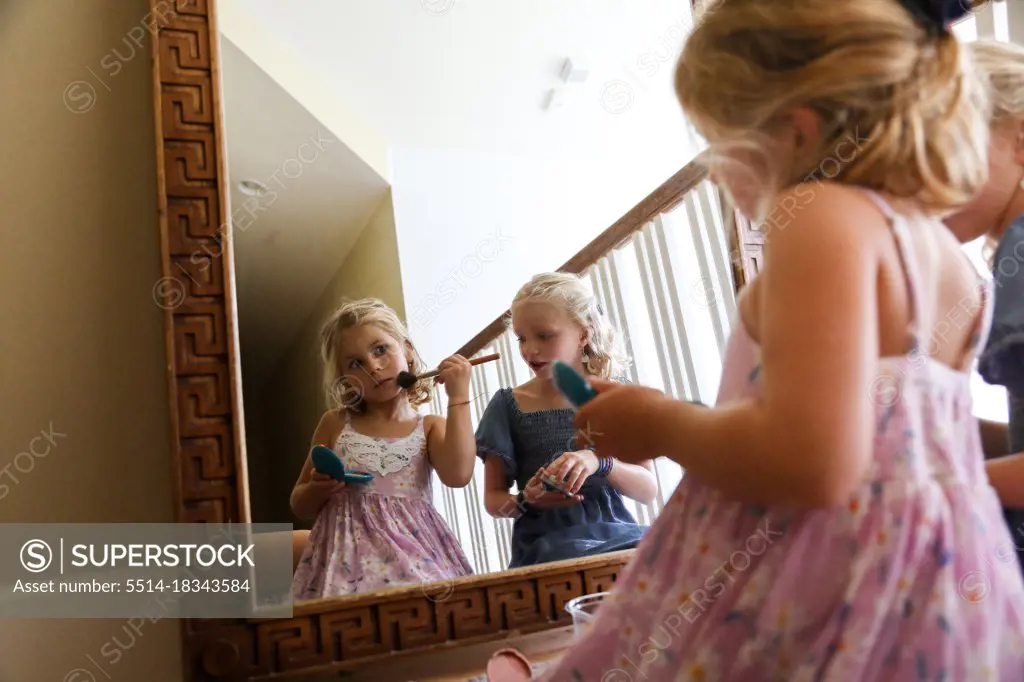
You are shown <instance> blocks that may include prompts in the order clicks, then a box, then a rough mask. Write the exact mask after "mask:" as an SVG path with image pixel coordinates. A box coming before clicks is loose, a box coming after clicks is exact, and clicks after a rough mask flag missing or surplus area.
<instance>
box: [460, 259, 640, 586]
mask: <svg viewBox="0 0 1024 682" xmlns="http://www.w3.org/2000/svg"><path fill="white" fill-rule="evenodd" d="M511 312H512V328H513V331H514V333H515V335H516V337H517V339H518V340H519V351H520V353H521V354H522V357H523V360H525V361H526V363H527V364H528V365H529V367H530V369H531V370H532V371H533V373H534V377H533V378H532V379H530V380H529V381H527V382H526V383H525V384H523V385H521V386H517V387H515V388H502V389H500V390H499V391H498V392H497V393H496V394H495V395H494V396H493V397H492V398H491V402H490V403H489V404H488V406H487V409H486V410H485V411H484V414H483V416H482V417H481V419H480V424H479V425H478V427H477V432H476V440H477V455H478V456H479V457H480V458H481V459H483V461H484V472H485V479H484V480H485V482H484V504H485V507H486V509H487V511H488V513H489V514H491V516H494V517H498V518H514V519H515V524H514V528H513V531H512V560H511V562H510V564H509V568H516V567H519V566H531V565H534V564H539V563H544V562H548V561H560V560H563V559H575V558H579V557H585V556H593V555H596V554H603V553H605V552H613V551H617V550H622V549H630V548H633V547H635V546H636V545H637V543H638V542H639V541H640V539H641V537H643V534H644V532H645V531H646V530H647V526H643V525H640V524H638V523H637V521H636V518H635V517H634V516H633V515H632V514H631V513H630V512H629V510H628V509H627V508H626V502H625V500H624V499H623V498H624V497H629V498H631V499H633V500H636V501H638V502H641V503H644V504H646V503H650V502H651V501H652V500H653V499H654V497H655V495H656V494H657V481H656V480H655V477H654V464H653V462H652V461H650V460H648V461H644V462H642V463H640V464H626V463H624V462H619V461H617V460H615V459H614V458H613V457H606V456H601V457H599V456H598V455H597V454H595V452H594V451H593V450H592V449H590V448H588V441H589V437H588V434H587V433H586V431H585V430H582V431H581V430H579V429H577V428H576V427H575V426H574V425H573V415H574V413H573V410H572V408H571V407H569V405H568V403H567V402H566V401H565V399H564V398H563V397H562V395H561V394H560V393H559V392H558V389H557V388H556V387H555V385H554V382H553V381H552V380H551V367H552V364H553V363H554V361H555V360H561V361H562V362H565V363H566V364H569V365H571V366H573V367H575V368H576V370H577V371H578V372H580V373H581V374H583V375H591V376H596V377H599V378H602V379H608V378H611V377H614V376H618V375H619V372H620V371H621V370H622V369H623V367H624V358H623V357H622V356H621V354H620V350H619V348H620V344H619V340H618V333H617V332H616V330H615V329H614V328H613V327H612V326H611V325H610V324H609V323H608V321H607V320H606V319H605V317H604V315H603V314H602V311H601V310H600V306H599V305H598V303H597V300H596V298H595V296H594V294H593V292H592V291H591V290H590V288H589V287H588V286H587V285H586V283H585V282H584V280H582V279H581V278H580V277H577V276H575V275H571V274H565V273H546V274H541V275H537V276H536V277H534V278H533V279H531V280H530V281H529V282H528V283H527V284H526V285H524V286H523V287H522V289H520V290H519V293H517V294H516V297H515V299H514V300H513V302H512V311H511ZM545 478H547V479H548V480H549V481H552V482H554V483H556V484H557V485H558V486H559V487H561V489H562V490H563V491H564V492H556V491H553V490H551V489H549V488H547V487H545V483H544V479H545ZM513 482H514V483H515V485H516V488H517V490H518V491H519V492H518V493H517V494H513V493H511V492H510V489H511V487H512V483H513Z"/></svg>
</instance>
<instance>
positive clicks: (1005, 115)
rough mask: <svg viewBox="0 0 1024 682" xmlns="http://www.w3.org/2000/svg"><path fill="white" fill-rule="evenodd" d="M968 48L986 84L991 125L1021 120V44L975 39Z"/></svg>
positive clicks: (1023, 106) (1023, 60)
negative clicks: (989, 103)
mask: <svg viewBox="0 0 1024 682" xmlns="http://www.w3.org/2000/svg"><path fill="white" fill-rule="evenodd" d="M968 49H969V50H970V53H971V56H972V57H973V58H974V66H975V70H976V71H977V73H978V75H979V76H980V77H981V80H982V82H983V83H984V84H985V86H986V87H987V88H988V94H989V100H990V102H991V115H992V123H993V125H997V124H1000V123H1004V122H1010V121H1020V120H1024V47H1021V46H1019V45H1015V44H1013V43H1004V42H1000V41H995V40H979V41H977V42H974V43H970V44H969V45H968Z"/></svg>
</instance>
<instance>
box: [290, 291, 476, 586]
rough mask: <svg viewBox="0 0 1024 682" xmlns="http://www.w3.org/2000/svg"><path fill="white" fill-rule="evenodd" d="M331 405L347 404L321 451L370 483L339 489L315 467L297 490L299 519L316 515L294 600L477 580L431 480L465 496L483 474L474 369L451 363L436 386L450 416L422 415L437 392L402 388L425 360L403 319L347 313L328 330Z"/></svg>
mask: <svg viewBox="0 0 1024 682" xmlns="http://www.w3.org/2000/svg"><path fill="white" fill-rule="evenodd" d="M322 342H323V343H322V354H323V359H324V367H325V374H326V383H327V391H328V396H329V397H330V398H331V400H332V401H333V402H334V403H335V404H337V405H338V408H337V409H331V410H328V411H327V412H326V413H325V414H324V416H323V417H322V418H321V420H320V424H319V426H317V429H316V433H314V434H313V440H312V444H313V445H317V444H325V445H328V446H329V447H331V448H332V449H333V450H334V451H335V452H336V453H337V454H338V456H339V457H340V458H341V460H342V462H343V463H344V465H345V469H346V470H347V471H365V472H368V473H370V474H373V479H372V480H371V481H370V482H369V483H365V484H345V483H339V482H337V481H334V480H333V479H331V478H329V477H328V476H326V475H324V474H321V473H318V472H316V471H315V470H314V469H313V464H312V461H311V460H310V459H309V457H307V458H306V463H305V465H304V466H303V468H302V472H301V473H300V474H299V480H298V481H297V482H296V484H295V489H294V490H293V491H292V498H291V504H292V510H293V511H294V512H295V514H296V516H298V517H299V518H307V519H308V518H315V519H316V522H315V523H314V524H313V530H312V532H311V533H310V535H309V543H308V545H307V547H306V549H305V551H304V552H303V555H302V558H301V559H300V561H299V566H298V568H297V569H296V571H295V576H294V578H293V581H292V596H293V598H294V599H295V600H296V601H305V600H310V599H321V598H325V597H336V596H341V595H346V594H353V593H356V592H366V591H369V590H377V589H383V588H387V587H395V586H399V585H407V584H421V583H431V582H436V581H444V580H450V579H452V578H456V577H459V576H463V575H468V574H470V573H471V572H472V570H471V568H470V565H469V561H468V560H467V558H466V555H465V554H464V553H463V551H462V548H461V547H460V546H459V542H458V540H457V539H456V538H455V536H454V535H453V534H452V532H451V530H450V529H449V528H448V526H447V524H446V523H445V522H444V519H443V518H441V515H440V514H438V512H437V510H436V509H435V508H434V505H433V501H432V494H431V472H432V470H436V471H437V474H438V478H440V479H441V482H442V483H444V484H445V485H448V486H451V487H463V486H465V485H467V484H468V483H469V481H470V479H471V478H472V475H473V466H474V462H475V457H476V439H475V438H474V435H473V430H472V425H471V423H470V419H469V371H470V365H469V362H468V361H467V360H466V359H465V358H463V357H461V356H458V355H456V356H452V357H450V358H448V359H447V360H445V361H444V362H443V363H442V364H441V368H440V369H441V372H440V374H439V375H438V381H439V382H440V383H443V384H444V386H445V389H446V391H447V393H448V397H449V404H448V408H449V414H448V419H447V420H445V419H443V418H441V417H436V416H433V415H430V416H426V417H424V416H421V415H419V414H418V413H417V412H416V410H415V409H414V405H419V404H422V403H424V402H426V400H427V397H428V395H429V394H428V392H427V388H426V387H425V386H423V385H422V384H417V385H415V386H413V387H412V388H411V389H402V388H400V387H399V386H398V385H397V383H396V382H395V377H396V376H397V375H398V374H399V373H400V372H403V371H410V372H412V373H414V374H415V373H418V372H422V371H423V363H422V361H421V360H420V359H419V355H418V353H417V352H416V349H415V348H414V347H413V345H412V342H411V341H410V340H409V337H408V334H407V333H406V330H405V325H403V324H402V322H401V320H400V319H399V318H398V315H396V314H395V312H394V311H393V310H392V309H391V308H388V307H387V306H386V305H384V304H383V303H382V302H380V301H378V300H376V299H363V300H359V301H354V302H348V303H345V304H343V305H342V306H341V307H340V308H338V310H337V311H336V312H335V313H334V314H333V315H332V316H331V318H330V319H329V320H328V321H327V323H326V324H325V325H324V327H323V334H322Z"/></svg>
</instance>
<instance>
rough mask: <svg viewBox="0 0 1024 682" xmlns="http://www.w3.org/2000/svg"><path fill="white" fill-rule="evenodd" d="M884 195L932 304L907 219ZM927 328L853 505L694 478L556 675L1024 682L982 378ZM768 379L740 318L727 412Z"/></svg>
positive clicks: (1021, 593) (1013, 563)
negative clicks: (936, 356) (760, 500)
mask: <svg viewBox="0 0 1024 682" xmlns="http://www.w3.org/2000/svg"><path fill="white" fill-rule="evenodd" d="M875 198H876V199H877V197H875ZM878 201H879V203H880V206H882V207H883V208H884V210H885V211H886V215H887V216H888V217H889V219H890V222H891V223H892V225H893V229H894V232H895V235H896V239H897V243H898V244H899V246H900V250H901V253H902V257H903V261H904V267H905V270H906V276H907V282H908V286H909V287H910V292H911V295H912V297H913V300H914V310H915V311H920V310H922V309H923V308H922V306H921V299H920V287H919V286H918V284H917V281H918V280H917V269H916V266H915V261H914V258H913V253H912V249H911V248H910V242H909V239H908V237H907V234H906V230H907V219H905V218H903V217H901V216H898V215H896V214H894V213H893V212H892V211H891V210H890V209H889V208H888V206H886V205H885V204H884V203H882V202H880V200H878ZM988 298H989V297H986V303H987V300H988ZM987 325H988V316H987V315H986V316H985V318H984V327H983V328H987ZM911 331H912V343H911V348H910V349H909V351H908V354H907V355H905V356H898V357H887V358H883V359H882V361H881V363H880V367H879V377H880V378H879V380H878V381H876V382H875V386H874V387H873V388H874V389H877V390H876V391H875V394H874V395H873V396H871V398H872V399H873V400H874V402H875V405H876V411H875V423H876V431H875V440H874V456H873V462H872V465H871V469H870V471H869V472H868V474H867V475H866V477H865V479H864V481H863V483H862V485H861V486H860V487H859V488H857V490H856V491H855V492H854V493H853V494H852V495H851V496H850V498H849V500H848V501H847V503H846V504H845V505H842V506H840V507H837V508H833V509H820V510H814V511H796V510H791V509H783V508H766V507H761V506H756V505H751V504H743V503H741V502H738V501H735V500H732V499H729V498H727V497H725V496H724V495H723V494H721V493H720V492H718V491H717V490H715V489H714V488H711V487H709V486H707V485H704V484H703V483H701V482H700V481H699V480H697V479H696V478H695V477H693V476H687V477H685V478H684V479H683V482H682V483H681V484H680V485H679V487H678V488H677V490H676V492H675V494H674V495H673V497H672V500H671V501H670V503H669V504H668V505H667V506H666V507H665V509H664V511H662V513H661V515H660V516H659V518H658V519H657V522H656V523H655V524H654V525H653V526H652V527H651V530H650V532H649V533H648V535H647V536H646V537H645V538H644V540H643V541H642V543H641V544H640V546H639V547H638V549H637V554H636V556H635V558H634V559H633V561H632V562H631V564H630V565H629V567H628V568H627V570H626V571H625V572H624V574H623V575H622V577H621V578H620V579H619V581H618V582H617V583H616V586H615V588H614V590H613V593H612V596H611V597H610V601H609V602H608V603H607V604H603V605H602V606H601V608H600V609H599V611H598V617H597V619H596V620H595V622H594V623H593V625H592V626H591V627H590V629H589V631H588V632H586V633H585V634H584V635H582V637H581V640H580V641H579V642H578V643H577V644H576V645H575V646H574V647H573V648H572V649H570V650H569V651H567V652H566V654H565V655H564V656H563V657H562V658H561V660H560V661H559V662H558V664H557V665H555V666H553V667H552V668H550V669H548V670H547V671H546V672H545V675H544V676H543V677H542V678H541V679H544V680H558V681H562V680H572V681H586V682H631V681H641V680H642V681H645V682H655V681H658V680H680V681H682V680H686V681H689V682H726V681H728V682H774V681H779V682H782V681H785V682H826V681H827V682H876V681H885V682H910V681H911V680H914V681H927V682H987V681H993V682H995V681H1000V682H1019V681H1022V680H1024V583H1022V579H1021V572H1020V568H1018V564H1017V557H1016V553H1015V552H1014V548H1013V543H1012V541H1011V536H1010V533H1009V530H1008V528H1007V526H1006V523H1005V522H1004V521H1003V517H1002V514H1001V511H1000V506H999V501H998V500H997V498H996V495H995V492H994V491H993V489H992V488H991V487H990V486H989V482H988V479H987V477H986V475H985V471H984V466H983V457H982V451H981V444H980V437H979V431H978V424H977V422H976V420H975V419H974V418H973V416H972V413H971V394H970V377H969V375H968V374H967V373H964V372H960V371H955V370H953V369H951V368H949V367H947V366H944V365H942V364H940V363H938V362H937V361H935V360H933V359H931V358H929V357H927V356H926V355H925V354H922V353H921V352H919V351H918V350H917V349H918V348H921V347H922V340H923V339H925V338H928V337H927V335H923V334H921V333H920V332H921V330H920V329H917V328H916V324H915V328H914V329H912V330H911ZM759 369H760V361H759V351H758V348H757V346H756V345H755V344H754V342H753V340H752V339H751V338H750V336H749V335H748V334H747V332H746V331H745V329H744V328H743V326H742V324H737V325H736V326H735V331H734V333H733V335H732V337H731V338H730V341H729V345H728V349H727V355H726V361H725V367H724V370H723V381H722V386H721V389H720V394H719V397H718V402H719V404H723V403H727V402H729V401H731V400H739V399H743V398H748V397H753V396H759V395H760V394H761V391H762V384H761V378H760V372H759ZM865 399H869V396H865Z"/></svg>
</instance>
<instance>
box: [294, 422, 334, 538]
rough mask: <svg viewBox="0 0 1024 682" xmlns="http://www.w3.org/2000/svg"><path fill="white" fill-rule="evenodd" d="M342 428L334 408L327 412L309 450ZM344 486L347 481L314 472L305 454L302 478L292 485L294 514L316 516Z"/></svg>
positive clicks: (301, 517)
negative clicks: (324, 477)
mask: <svg viewBox="0 0 1024 682" xmlns="http://www.w3.org/2000/svg"><path fill="white" fill-rule="evenodd" d="M341 427H342V423H341V418H340V417H339V415H338V413H337V412H335V411H333V410H329V411H327V412H325V413H324V414H323V416H322V417H320V423H319V424H317V426H316V430H315V431H314V432H313V438H312V440H311V441H310V445H309V449H310V450H312V449H313V447H314V446H315V445H318V444H320V443H333V442H334V441H335V439H337V437H338V434H339V433H341ZM314 476H315V477H316V480H315V479H314ZM344 485H345V484H344V483H342V482H340V481H335V480H333V479H328V480H323V478H322V477H320V476H319V475H318V474H316V473H315V472H314V470H313V460H312V459H310V457H309V455H306V461H305V462H304V463H303V465H302V471H300V472H299V478H298V480H296V481H295V486H294V487H293V488H292V494H291V498H290V503H291V508H292V513H293V514H295V516H297V517H298V518H300V519H302V520H303V521H311V520H313V519H315V518H316V516H317V514H319V513H320V509H321V508H322V507H323V506H324V504H325V503H326V502H327V500H329V499H330V498H331V495H333V494H334V493H335V492H336V491H337V490H338V489H339V488H342V487H344Z"/></svg>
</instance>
